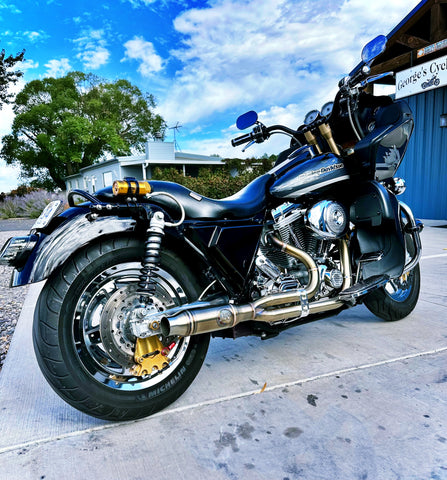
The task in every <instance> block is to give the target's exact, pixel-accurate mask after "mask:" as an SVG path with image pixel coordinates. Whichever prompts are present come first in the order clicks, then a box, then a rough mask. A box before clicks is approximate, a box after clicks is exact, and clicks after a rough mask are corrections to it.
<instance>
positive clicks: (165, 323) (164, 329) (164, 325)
mask: <svg viewBox="0 0 447 480" xmlns="http://www.w3.org/2000/svg"><path fill="white" fill-rule="evenodd" d="M160 331H161V334H162V335H163V336H164V337H169V334H170V332H171V325H170V323H169V320H168V318H167V317H163V318H162V319H161V320H160Z"/></svg>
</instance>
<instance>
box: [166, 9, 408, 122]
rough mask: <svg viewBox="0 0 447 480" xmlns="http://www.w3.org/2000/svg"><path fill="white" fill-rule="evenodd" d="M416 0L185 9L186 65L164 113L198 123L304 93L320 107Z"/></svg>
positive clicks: (182, 55)
mask: <svg viewBox="0 0 447 480" xmlns="http://www.w3.org/2000/svg"><path fill="white" fill-rule="evenodd" d="M416 4H417V0H411V2H408V0H394V1H393V2H389V0H376V1H375V2H364V0H344V1H343V3H340V2H339V1H337V0H304V1H297V0H294V1H290V0H289V1H287V0H248V1H244V2H242V1H240V0H212V1H211V2H210V5H211V6H209V7H207V8H200V9H192V10H189V11H185V12H183V13H182V14H181V15H179V16H178V17H177V18H176V19H175V21H174V26H175V28H176V30H177V31H178V32H179V33H180V34H182V35H183V42H182V44H181V45H180V46H179V48H178V49H176V50H175V51H173V52H171V53H172V55H173V56H175V57H176V58H177V59H178V60H179V61H180V62H182V67H181V69H180V70H179V71H178V72H177V75H176V77H175V79H174V81H173V84H172V87H171V88H170V89H169V91H168V92H167V95H166V97H165V99H161V101H160V111H161V112H162V114H163V115H164V116H165V118H167V120H168V121H173V120H175V121H177V120H180V121H182V122H196V121H198V120H203V118H204V117H206V116H209V115H212V114H213V113H216V112H225V111H228V110H229V109H232V110H235V111H237V112H240V111H241V110H244V109H246V108H249V107H256V106H257V105H261V106H263V105H287V104H290V103H294V102H297V101H298V100H301V99H303V98H305V99H307V100H306V101H305V103H306V104H308V106H309V107H311V105H312V104H313V102H315V103H317V105H318V107H319V106H320V103H324V101H327V100H328V99H329V98H328V93H329V92H331V93H333V92H334V88H335V87H336V84H337V81H338V79H339V78H340V77H341V76H343V75H344V74H345V73H347V72H349V71H350V70H351V68H353V67H354V66H355V65H356V64H357V63H358V62H359V60H360V51H361V48H362V46H363V45H364V44H365V43H366V42H367V41H369V40H370V39H371V38H372V37H374V36H375V35H377V34H380V33H388V32H389V31H390V30H391V28H393V27H394V26H395V25H396V24H397V23H398V22H399V21H400V20H401V19H402V18H403V17H404V15H406V14H407V13H408V12H409V11H410V10H411V8H412V7H413V6H414V5H416ZM384 12H386V15H384ZM305 108H306V107H305ZM312 108H315V105H313V106H312ZM304 113H305V112H304Z"/></svg>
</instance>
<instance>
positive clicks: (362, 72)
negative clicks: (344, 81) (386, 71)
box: [349, 65, 371, 87]
mask: <svg viewBox="0 0 447 480" xmlns="http://www.w3.org/2000/svg"><path fill="white" fill-rule="evenodd" d="M370 71H371V69H370V68H369V66H368V65H363V67H361V68H359V69H358V70H357V71H356V72H355V73H354V74H353V75H352V77H350V79H349V86H350V87H355V86H356V85H357V84H358V83H360V81H361V80H363V79H364V78H366V77H367V76H368V74H369V72H370Z"/></svg>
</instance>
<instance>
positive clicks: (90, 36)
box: [74, 30, 110, 70]
mask: <svg viewBox="0 0 447 480" xmlns="http://www.w3.org/2000/svg"><path fill="white" fill-rule="evenodd" d="M104 36H105V34H104V30H88V31H84V32H83V35H82V36H81V37H79V38H77V39H75V40H74V43H75V44H76V45H77V49H78V50H79V53H78V54H77V55H76V57H77V58H78V59H79V60H81V62H82V63H83V64H84V67H85V68H88V69H91V70H97V69H98V68H100V67H102V66H103V65H106V64H107V63H108V61H109V58H110V52H109V50H108V49H107V48H106V47H107V40H106V39H105V38H104Z"/></svg>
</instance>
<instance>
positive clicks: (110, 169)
mask: <svg viewBox="0 0 447 480" xmlns="http://www.w3.org/2000/svg"><path fill="white" fill-rule="evenodd" d="M222 165H224V163H223V161H222V159H221V158H220V157H208V156H205V155H195V154H192V153H183V152H176V151H175V150H174V143H173V142H162V141H148V142H147V144H146V148H145V153H144V154H142V155H130V156H127V157H115V158H111V159H108V160H103V161H101V162H98V163H95V164H93V165H90V166H89V167H85V168H81V170H80V171H79V173H77V174H76V175H71V176H69V177H66V178H65V184H66V186H67V190H73V189H75V188H81V189H82V190H86V191H88V192H90V193H94V192H96V191H97V190H99V189H101V188H104V187H107V186H111V185H112V184H113V182H114V181H115V180H121V179H123V178H124V177H135V178H137V179H140V180H147V179H150V178H151V177H152V172H153V169H154V168H156V167H162V168H163V167H176V168H177V169H179V170H180V171H181V172H182V173H183V174H184V175H191V176H197V174H198V172H199V169H200V168H201V167H210V166H211V167H212V166H222Z"/></svg>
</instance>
